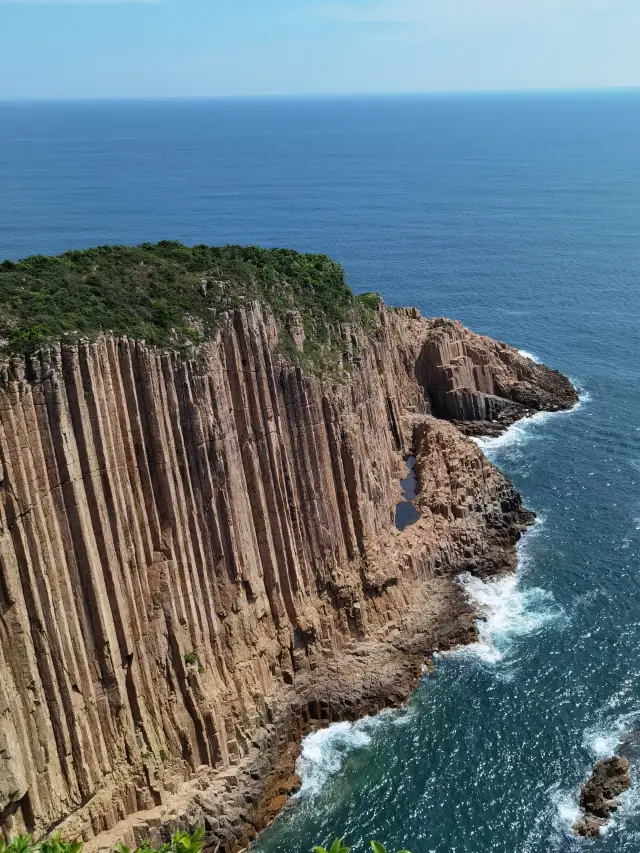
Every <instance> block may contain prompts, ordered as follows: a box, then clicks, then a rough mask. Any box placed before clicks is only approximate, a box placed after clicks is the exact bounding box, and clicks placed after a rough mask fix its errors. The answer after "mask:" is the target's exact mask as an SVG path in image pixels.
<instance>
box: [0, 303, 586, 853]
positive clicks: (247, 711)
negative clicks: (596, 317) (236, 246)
mask: <svg viewBox="0 0 640 853" xmlns="http://www.w3.org/2000/svg"><path fill="white" fill-rule="evenodd" d="M379 320H380V327H379V330H378V332H377V334H376V336H375V339H374V340H372V341H368V340H365V339H364V336H363V333H362V332H361V331H357V330H353V329H347V330H344V332H343V334H344V339H345V341H349V342H351V343H353V341H354V340H355V341H356V343H357V345H358V346H357V349H358V353H359V355H358V359H357V361H356V360H355V359H351V360H350V363H351V367H350V371H349V372H348V373H346V374H345V379H344V381H343V382H335V381H333V382H328V381H326V382H322V381H320V380H318V379H314V378H308V377H305V376H303V375H302V374H301V372H300V371H299V370H298V369H296V368H295V367H293V366H291V365H290V364H289V363H287V362H286V361H284V360H282V359H281V358H280V357H279V356H278V354H277V338H278V329H277V327H276V325H275V322H274V321H273V320H272V319H271V318H269V317H265V316H263V314H262V311H261V309H260V307H259V306H256V305H254V306H250V307H248V308H247V309H246V310H242V311H236V312H234V313H233V315H232V316H230V317H229V318H228V319H227V320H226V321H225V323H224V324H223V327H222V329H221V331H220V333H219V335H218V338H217V339H216V340H215V341H214V342H212V343H211V344H209V345H207V346H206V347H205V348H204V349H203V351H202V352H201V354H200V355H199V357H198V358H197V359H195V360H185V359H183V358H181V357H179V356H178V355H177V354H175V353H169V352H161V351H158V350H155V349H153V348H149V347H146V346H145V345H144V344H143V343H140V342H135V341H130V340H126V339H115V338H113V337H109V336H104V337H103V338H101V339H99V340H98V341H96V342H93V343H86V342H85V343H78V344H73V345H71V344H62V345H60V346H59V347H57V348H53V349H51V350H47V351H43V352H41V353H39V354H38V355H37V356H34V357H32V358H30V359H29V360H28V361H27V362H25V361H24V360H21V359H14V360H12V361H10V362H7V363H6V364H4V366H3V367H2V372H1V374H0V462H1V465H2V470H1V477H2V480H1V482H0V824H1V825H2V828H3V830H4V832H5V833H6V834H12V833H17V832H19V831H22V830H24V829H26V830H28V831H34V832H36V833H37V834H42V833H44V832H47V831H49V830H51V829H52V828H53V827H58V828H59V829H60V830H61V831H62V832H63V833H64V834H65V835H67V836H69V837H82V838H84V839H85V840H86V841H89V842H90V845H89V846H90V847H91V846H93V847H94V848H100V847H105V846H110V845H111V844H112V843H113V842H114V841H115V840H119V839H122V838H124V839H125V840H126V841H129V842H133V841H140V840H141V839H142V838H143V837H147V836H150V837H152V838H153V837H154V835H156V836H157V835H158V833H160V832H161V831H166V829H167V828H170V827H171V826H172V825H175V824H176V822H177V821H179V820H180V821H185V822H186V823H190V822H191V823H193V824H195V823H200V822H202V821H204V822H205V824H206V827H207V832H208V834H209V837H210V838H211V839H212V841H213V842H214V843H216V842H219V843H220V845H221V849H223V850H225V849H230V848H231V847H232V845H233V843H234V842H236V841H242V840H246V839H247V838H250V837H251V836H252V835H254V834H255V832H256V830H257V829H259V828H261V826H262V825H264V823H265V821H266V820H268V819H269V817H270V816H271V815H272V814H273V813H274V812H275V810H276V809H277V807H278V805H279V804H281V802H282V801H283V798H284V797H286V794H287V793H288V790H290V789H291V786H289V789H287V785H286V783H285V781H284V780H286V779H287V777H289V776H290V775H291V765H292V760H293V758H294V756H295V752H296V750H297V745H298V743H299V739H300V737H301V736H302V735H303V734H304V732H305V731H307V730H308V729H309V727H310V726H311V725H313V724H314V721H321V722H326V721H329V720H331V719H337V718H340V717H344V716H356V715H358V714H359V713H362V712H364V711H371V710H376V709H379V708H381V707H384V706H385V705H390V704H397V703H398V702H401V701H403V699H404V698H406V696H407V694H408V693H409V691H410V690H411V689H412V687H413V686H414V684H415V683H416V680H417V678H418V677H419V675H420V670H421V665H422V663H423V662H424V659H425V655H427V654H428V653H429V652H430V651H432V650H433V649H435V648H439V647H440V648H441V647H448V646H451V645H454V644H456V643H459V642H467V641H469V640H471V639H473V638H474V637H475V628H474V623H473V613H472V612H470V609H469V607H468V605H467V604H466V602H465V600H464V598H463V596H462V594H461V591H460V589H459V586H458V585H457V583H456V581H455V576H456V574H457V573H459V572H460V571H463V570H469V571H473V572H475V573H477V574H479V575H485V574H490V573H495V572H500V571H504V570H506V569H509V568H512V567H513V565H514V562H515V551H514V545H515V542H516V541H517V539H518V537H519V535H520V533H521V531H522V530H523V529H524V528H525V527H526V525H527V524H528V523H530V521H531V515H530V514H529V513H527V512H526V511H525V510H523V508H522V506H521V501H520V498H519V496H518V495H517V494H516V493H515V492H514V490H513V488H512V486H511V484H510V483H509V481H508V480H507V478H506V477H505V476H504V475H503V474H501V473H500V472H499V471H498V470H497V469H496V468H494V467H493V466H492V465H491V464H490V463H489V462H488V460H487V459H486V458H485V457H484V456H483V454H482V452H481V451H480V450H479V448H478V447H477V446H476V445H475V444H473V443H472V442H470V441H468V440H467V439H466V438H464V437H463V436H462V435H461V433H460V432H459V431H458V430H457V429H456V428H455V427H454V426H452V425H451V424H449V423H446V422H445V421H443V420H437V419H435V418H434V417H432V416H431V411H432V413H433V414H435V415H437V416H438V417H449V418H454V419H456V420H464V421H465V422H467V421H469V420H470V419H472V418H473V417H478V418H480V419H481V420H485V419H487V418H490V417H493V416H494V415H495V416H496V417H498V415H500V413H501V412H504V411H505V409H504V408H503V409H500V408H499V404H498V403H496V402H495V401H496V400H498V399H500V400H506V401H507V404H508V406H512V407H513V406H517V407H519V408H517V409H513V408H511V409H509V411H511V412H512V413H515V412H524V411H529V408H531V407H534V406H537V407H544V406H548V407H550V408H553V407H562V406H564V405H568V404H569V403H570V402H571V400H572V399H573V397H572V396H571V394H570V392H569V391H568V389H567V387H566V381H565V380H562V379H561V377H558V376H557V375H556V374H552V373H551V372H550V371H547V370H546V368H542V367H538V366H533V365H532V364H528V363H527V364H524V361H525V360H524V359H522V358H521V357H520V356H518V354H517V353H516V352H515V351H514V350H510V349H508V348H505V347H503V345H498V344H495V343H494V342H491V341H488V339H485V338H478V337H477V336H474V335H472V334H471V333H469V332H467V331H466V330H464V329H462V327H460V326H458V325H457V324H452V325H451V326H446V327H443V326H440V325H438V323H435V324H434V323H433V322H429V321H426V320H424V319H422V318H421V317H420V316H419V314H418V313H417V312H415V311H412V310H408V311H391V310H388V309H381V313H380V317H379ZM358 336H360V338H361V340H357V338H358ZM300 345H301V346H302V342H301V343H300ZM424 390H426V396H425V394H424ZM500 405H501V404H500ZM510 416H511V415H510ZM411 451H413V452H414V453H415V455H416V460H417V461H416V471H417V475H418V484H419V485H418V497H417V505H418V506H419V509H420V513H421V518H420V520H419V521H418V522H417V523H416V524H414V525H413V526H412V527H410V528H408V529H407V530H406V531H404V532H403V533H400V532H399V531H397V530H396V529H395V527H394V509H395V504H396V502H397V501H398V499H399V497H400V485H399V479H400V477H401V476H402V474H401V472H402V467H403V465H402V459H403V457H405V456H406V455H408V454H409V453H410V452H411ZM278 798H280V799H278Z"/></svg>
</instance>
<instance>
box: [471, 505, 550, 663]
mask: <svg viewBox="0 0 640 853" xmlns="http://www.w3.org/2000/svg"><path fill="white" fill-rule="evenodd" d="M543 526H544V518H543V517H539V518H538V519H536V523H535V524H534V526H533V527H532V528H531V530H530V531H528V532H527V533H526V534H525V535H524V537H523V538H522V539H521V540H520V542H519V543H518V569H517V571H516V573H515V574H513V575H507V576H505V577H501V578H489V579H488V580H481V579H480V578H476V577H474V576H473V575H471V574H468V573H465V574H463V575H460V577H459V579H458V580H459V583H460V584H461V585H462V588H463V589H464V591H465V593H466V595H467V596H468V598H469V600H470V601H471V603H472V604H474V605H475V606H476V607H477V609H478V613H479V615H480V617H481V618H480V619H478V621H477V623H476V625H477V628H478V637H479V640H478V642H476V643H472V644H471V645H469V646H465V647H464V648H463V649H459V650H456V652H455V654H463V655H465V654H471V655H474V656H475V657H479V658H480V659H481V660H483V661H485V662H486V663H490V664H495V663H498V662H499V661H501V660H502V659H503V658H504V657H505V655H506V654H507V653H508V652H509V649H510V648H511V646H512V644H513V641H514V640H515V639H517V638H518V637H522V636H525V635H526V634H531V633H533V632H535V631H538V630H540V629H541V628H543V627H544V626H545V625H547V624H549V623H550V622H557V621H559V620H563V619H565V618H566V614H565V611H564V610H563V608H562V607H560V606H559V605H558V604H557V603H556V601H555V599H554V597H553V595H552V593H550V592H548V591H547V590H545V589H541V588H540V587H537V586H534V587H529V588H526V587H523V586H522V584H521V582H522V578H523V575H524V574H525V573H526V571H527V569H528V566H529V562H530V561H531V559H532V557H531V554H530V553H529V548H530V546H531V544H532V542H533V541H534V537H535V536H536V534H537V533H539V532H540V531H541V530H542V528H543Z"/></svg>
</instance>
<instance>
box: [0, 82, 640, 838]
mask: <svg viewBox="0 0 640 853" xmlns="http://www.w3.org/2000/svg"><path fill="white" fill-rule="evenodd" d="M164 238H178V239H181V240H183V241H185V242H188V243H198V242H208V243H230V242H232V243H245V244H246V243H257V244H260V245H263V246H289V247H294V248H297V249H301V250H310V251H317V252H326V253H328V254H330V255H331V256H333V257H334V258H336V259H337V260H339V261H341V262H342V263H343V264H344V267H345V270H346V274H347V278H348V281H349V282H350V283H351V285H352V286H353V287H354V288H355V289H356V290H372V289H373V290H378V291H379V292H380V293H381V294H382V295H383V297H384V299H385V300H386V301H387V302H389V303H393V304H401V305H407V304H411V305H417V306H418V307H419V308H420V309H421V310H422V311H423V312H424V313H426V314H428V315H447V316H449V317H455V318H459V319H461V320H463V321H464V322H465V323H466V324H468V325H469V326H471V327H472V328H473V329H475V330H476V331H478V332H483V333H486V334H489V335H492V336H495V337H497V338H501V339H503V340H505V341H507V342H509V343H511V344H513V345H514V346H516V347H518V348H519V349H521V350H525V351H527V352H529V353H530V354H532V355H533V356H535V357H536V358H539V359H541V360H543V361H545V362H546V363H548V364H549V365H552V366H553V367H556V368H558V369H560V370H562V371H563V372H565V373H567V374H568V375H569V376H571V377H572V378H573V379H574V381H575V382H576V383H577V384H578V385H579V386H580V389H581V394H582V398H581V403H580V405H579V406H578V407H577V408H576V409H575V410H573V411H572V412H570V413H568V414H559V415H541V416H537V417H535V418H533V419H532V420H530V421H528V422H525V423H521V424H519V425H517V426H515V427H514V428H512V429H511V430H510V431H509V433H508V434H507V435H505V436H503V437H501V438H499V439H497V440H488V441H485V442H484V447H485V449H486V451H487V453H488V454H489V455H490V456H491V458H492V459H493V460H494V461H495V462H496V463H497V464H498V465H499V466H501V467H502V468H503V469H504V470H505V471H506V472H507V473H508V474H509V475H510V476H511V477H512V479H513V480H514V482H515V483H516V485H517V487H518V488H519V489H520V490H521V491H522V493H523V495H524V497H525V499H526V503H527V505H528V506H530V507H531V508H533V509H535V510H536V511H537V513H538V514H539V522H538V523H537V525H536V526H535V527H534V528H533V530H532V531H531V532H530V533H529V534H528V535H527V536H526V537H525V538H524V540H523V541H522V544H521V547H520V568H519V571H518V574H517V576H516V577H515V578H508V579H504V580H501V581H499V582H497V583H481V582H479V581H476V580H473V579H466V581H465V584H466V587H467V591H468V594H469V595H470V596H471V597H472V598H473V599H474V600H476V601H477V602H479V603H480V604H481V605H482V607H483V608H484V612H485V614H486V616H487V619H486V621H484V622H483V623H482V625H481V642H480V643H478V644H477V645H476V646H473V647H469V648H467V649H464V650H462V651H459V652H457V653H454V654H449V655H447V656H443V657H441V658H439V659H438V660H437V662H436V663H437V665H436V676H435V677H425V679H424V680H423V682H422V683H421V685H420V687H419V688H418V690H417V691H416V692H415V694H414V696H413V698H412V699H411V701H410V702H409V704H408V706H407V707H406V708H405V709H402V710H400V711H396V712H387V713H385V714H383V715H381V716H380V717H378V718H375V719H366V720H363V721H361V722H358V723H356V724H355V725H349V724H348V723H342V724H340V725H338V726H334V727H332V728H331V729H329V730H326V731H321V732H318V733H316V734H313V735H311V736H310V737H308V738H307V740H306V741H305V742H304V744H303V751H302V758H301V771H302V776H303V788H302V791H301V793H300V795H299V796H298V797H297V798H296V799H295V800H293V801H292V802H291V803H290V805H289V806H288V807H287V808H286V809H285V810H284V812H283V813H282V814H281V816H280V817H279V818H278V820H277V821H276V822H275V823H274V824H273V825H272V827H271V828H270V829H269V830H268V831H267V832H266V833H265V834H264V835H263V836H262V838H261V840H260V842H259V845H258V848H259V850H260V853H285V851H286V853H296V851H309V850H310V848H311V846H312V845H313V844H318V843H324V842H327V841H328V840H330V839H331V838H332V837H333V836H335V835H341V836H344V837H345V838H346V839H347V841H348V842H349V843H350V844H351V845H353V846H354V847H355V848H356V850H357V851H361V853H364V851H365V850H366V849H367V842H368V840H369V839H370V838H377V839H379V840H380V841H383V842H385V843H386V844H387V845H388V847H389V849H391V850H395V849H397V848H404V847H407V848H408V849H409V850H411V851H412V853H489V851H492V853H493V852H494V851H495V853H554V851H574V850H583V849H584V850H587V849H588V850H593V851H616V853H638V851H639V850H640V760H639V761H638V764H637V765H636V770H635V780H636V781H635V782H634V786H633V789H632V791H631V792H630V793H628V794H626V795H624V797H623V805H622V808H621V809H620V811H619V813H618V814H617V816H616V818H615V820H614V822H613V824H612V826H611V828H610V830H609V831H608V833H607V834H606V835H605V836H603V837H602V838H601V839H599V840H596V841H592V842H586V841H581V840H577V839H574V838H573V837H572V836H571V834H570V826H571V822H572V820H573V819H574V816H575V813H576V805H577V797H578V791H579V788H580V785H581V783H582V782H583V781H584V779H585V778H586V777H587V775H588V774H589V771H590V767H591V765H592V763H593V762H594V760H595V759H597V758H598V757H600V756H606V755H609V754H611V752H612V751H613V750H615V749H616V748H617V747H618V745H619V741H620V739H621V738H624V737H626V736H627V733H629V732H631V733H633V732H634V731H636V730H637V729H638V728H639V727H640V573H639V554H640V489H639V487H638V484H639V482H640V94H638V93H612V94H587V93H585V94H574V95H571V94H555V95H520V96H512V95H500V96H498V95H493V96H473V97H471V96H447V97H445V96H439V97H407V98H379V99H375V98H368V99H343V100H322V99H318V100H307V101H302V100H290V101H287V100H271V101H269V100H265V101H226V102H225V101H217V102H216V101H210V102H204V101H203V102H169V101H168V102H155V103H154V102H145V103H105V104H13V105H11V104H5V105H0V258H2V257H9V258H13V259H16V258H19V257H22V256H24V255H27V254H32V253H38V252H41V253H52V252H59V251H63V250H65V249H68V248H71V247H74V248H80V247H84V246H90V245H92V244H96V243H108V242H124V243H136V242H140V241H143V240H158V239H164Z"/></svg>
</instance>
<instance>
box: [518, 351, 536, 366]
mask: <svg viewBox="0 0 640 853" xmlns="http://www.w3.org/2000/svg"><path fill="white" fill-rule="evenodd" d="M518 352H519V353H520V355H521V356H522V357H523V358H528V359H530V360H531V361H535V363H536V364H540V359H539V358H538V356H537V355H534V354H533V353H532V352H529V351H528V350H526V349H519V350H518Z"/></svg>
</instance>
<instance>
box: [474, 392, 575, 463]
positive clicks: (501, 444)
mask: <svg viewBox="0 0 640 853" xmlns="http://www.w3.org/2000/svg"><path fill="white" fill-rule="evenodd" d="M572 382H573V384H574V385H575V386H576V388H578V392H579V393H578V402H577V403H576V404H575V406H573V408H571V409H563V410H562V411H559V412H536V413H535V414H534V415H530V416H529V417H528V418H523V419H522V420H520V421H516V423H514V424H511V426H510V427H508V428H507V429H506V430H505V431H504V432H503V433H501V434H500V435H497V436H489V437H478V436H474V437H473V438H472V441H475V443H476V444H477V445H478V446H479V447H480V448H482V450H484V452H485V453H486V454H487V455H489V456H491V455H492V454H494V453H496V452H497V451H500V450H503V449H505V448H512V447H514V446H517V445H520V444H524V443H525V442H527V441H529V440H530V439H531V438H532V437H533V436H534V435H535V434H536V432H537V428H538V427H540V426H542V425H543V424H545V423H547V422H548V421H549V420H551V419H552V418H555V417H561V416H563V415H564V416H566V415H570V414H572V413H573V412H577V411H578V410H579V409H580V408H581V407H582V406H583V405H584V404H585V403H589V402H590V401H591V395H590V394H589V392H588V391H586V390H585V389H584V388H581V387H580V384H579V383H577V382H575V380H572Z"/></svg>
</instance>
